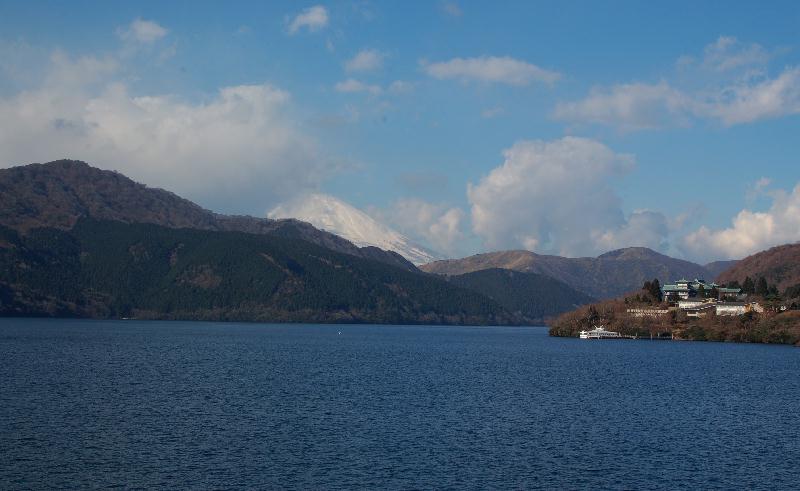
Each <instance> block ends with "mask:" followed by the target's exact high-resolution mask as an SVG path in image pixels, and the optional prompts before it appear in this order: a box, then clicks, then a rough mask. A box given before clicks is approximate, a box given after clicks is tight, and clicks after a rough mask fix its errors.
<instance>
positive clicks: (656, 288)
mask: <svg viewBox="0 0 800 491" xmlns="http://www.w3.org/2000/svg"><path fill="white" fill-rule="evenodd" d="M650 295H652V296H653V298H655V299H656V300H658V301H659V302H661V301H662V300H663V298H662V294H661V283H660V282H659V281H658V278H655V279H654V280H653V281H652V283H650Z"/></svg>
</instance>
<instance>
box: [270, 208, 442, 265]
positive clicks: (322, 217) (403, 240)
mask: <svg viewBox="0 0 800 491" xmlns="http://www.w3.org/2000/svg"><path fill="white" fill-rule="evenodd" d="M267 216H268V217H269V218H272V219H278V218H295V219H298V220H302V221H305V222H308V223H310V224H312V225H313V226H315V227H317V228H321V229H323V230H326V231H328V232H331V233H333V234H336V235H338V236H340V237H343V238H345V239H347V240H349V241H350V242H352V243H354V244H355V245H357V246H359V247H364V246H375V247H380V248H381V249H385V250H390V251H394V252H396V253H398V254H400V255H401V256H403V257H405V258H406V259H408V260H409V261H411V262H412V263H414V264H415V265H420V264H425V263H429V262H431V261H435V260H437V259H440V258H441V257H442V256H440V255H439V254H437V253H434V252H433V251H431V250H429V249H427V248H425V247H423V246H421V245H419V244H415V243H414V242H412V241H411V239H409V238H408V237H406V236H405V235H403V234H401V233H400V232H398V231H396V230H394V229H392V228H390V227H388V226H386V225H384V224H382V223H380V222H378V221H377V220H375V219H374V218H372V217H371V216H369V215H368V214H366V213H364V212H363V211H361V210H359V209H358V208H356V207H354V206H352V205H350V204H348V203H345V202H344V201H342V200H340V199H338V198H335V197H333V196H330V195H327V194H311V195H307V196H304V197H303V198H301V199H298V200H295V201H290V202H287V203H283V204H280V205H278V206H277V207H276V208H274V209H273V210H272V211H270V212H269V213H268V214H267Z"/></svg>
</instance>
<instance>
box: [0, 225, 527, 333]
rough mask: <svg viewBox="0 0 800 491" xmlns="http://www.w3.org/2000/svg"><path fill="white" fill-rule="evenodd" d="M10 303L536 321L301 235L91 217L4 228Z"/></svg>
mask: <svg viewBox="0 0 800 491" xmlns="http://www.w3.org/2000/svg"><path fill="white" fill-rule="evenodd" d="M0 314H2V315H58V316H88V317H123V316H124V317H138V318H164V319H209V320H211V319H214V320H247V321H265V322H270V321H273V322H274V321H288V322H370V323H434V324H508V323H515V324H516V323H520V322H522V323H524V322H525V319H522V318H521V316H514V315H510V314H509V313H508V312H506V311H505V309H503V308H502V307H501V306H500V305H499V304H498V303H497V302H495V301H493V300H491V299H488V298H487V297H485V296H483V295H480V294H478V293H475V292H473V291H470V290H466V289H463V288H460V287H458V286H456V285H453V284H450V283H448V282H446V281H444V280H443V279H440V278H437V277H434V276H431V275H426V274H422V273H420V272H411V271H406V270H404V269H401V268H397V267H394V266H390V265H386V264H383V263H380V262H377V261H373V260H368V259H362V258H359V257H355V256H352V255H348V254H341V253H337V252H334V251H331V250H330V249H326V248H323V247H319V246H316V245H314V244H311V243H308V242H305V241H301V240H291V239H283V238H280V237H273V236H268V235H255V234H247V233H240V232H217V231H208V230H197V229H187V228H182V229H174V228H167V227H161V226H157V225H152V224H139V223H135V224H130V223H124V222H120V221H95V220H92V219H86V218H81V219H79V220H78V221H77V222H76V224H75V225H74V227H73V228H72V229H70V230H68V231H64V230H59V229H55V228H38V229H33V230H31V231H30V232H29V233H28V234H25V235H21V234H19V233H17V232H16V231H14V230H11V229H9V228H6V227H0Z"/></svg>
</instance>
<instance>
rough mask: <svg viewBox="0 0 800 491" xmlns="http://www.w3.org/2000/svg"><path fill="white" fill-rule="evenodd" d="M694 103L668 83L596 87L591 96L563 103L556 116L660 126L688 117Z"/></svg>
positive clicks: (626, 127)
mask: <svg viewBox="0 0 800 491" xmlns="http://www.w3.org/2000/svg"><path fill="white" fill-rule="evenodd" d="M691 105H692V102H691V100H690V99H689V98H688V97H686V96H685V95H684V94H682V93H681V92H679V91H678V90H675V89H674V88H672V87H670V86H669V84H667V83H666V82H663V81H662V82H660V83H658V84H655V85H649V84H642V83H632V84H621V85H615V86H614V87H611V88H610V89H600V88H595V89H592V91H591V93H590V94H589V96H588V97H586V98H585V99H583V100H580V101H576V102H567V103H559V104H558V105H557V106H556V109H555V111H554V112H553V116H554V117H555V118H556V119H559V120H562V121H574V122H582V123H600V124H607V125H613V126H618V127H619V128H621V129H623V130H640V129H647V128H658V127H660V126H664V125H668V124H673V123H674V121H675V120H676V119H685V118H686V111H687V109H691Z"/></svg>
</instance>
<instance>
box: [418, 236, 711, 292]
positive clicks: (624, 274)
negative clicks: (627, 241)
mask: <svg viewBox="0 0 800 491" xmlns="http://www.w3.org/2000/svg"><path fill="white" fill-rule="evenodd" d="M492 268H501V269H511V270H514V271H522V272H526V273H538V274H543V275H546V276H549V277H551V278H555V279H556V280H559V281H561V282H563V283H566V284H567V285H569V286H570V287H572V288H574V289H575V290H578V291H581V292H583V293H586V294H588V295H590V296H592V297H595V298H599V299H603V298H614V297H617V296H619V295H622V294H624V293H627V292H630V291H634V290H638V289H640V288H641V287H642V284H643V283H644V282H645V281H648V280H652V279H653V278H658V279H659V281H661V282H662V283H663V282H666V281H671V280H675V279H678V278H680V277H686V278H705V277H706V276H709V274H708V273H709V272H708V271H707V270H706V269H705V268H703V267H702V266H700V265H699V264H695V263H691V262H689V261H683V260H680V259H674V258H671V257H669V256H665V255H663V254H659V253H657V252H655V251H653V250H651V249H647V248H645V247H630V248H626V249H619V250H616V251H611V252H608V253H606V254H603V255H601V256H598V257H596V258H592V257H581V258H566V257H561V256H549V255H542V254H536V253H533V252H530V251H501V252H491V253H487V254H478V255H475V256H470V257H466V258H463V259H450V260H445V261H436V262H433V263H429V264H425V265H423V266H421V267H420V269H422V270H423V271H427V272H430V273H437V274H446V275H457V274H464V273H469V272H473V271H480V270H484V269H492Z"/></svg>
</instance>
